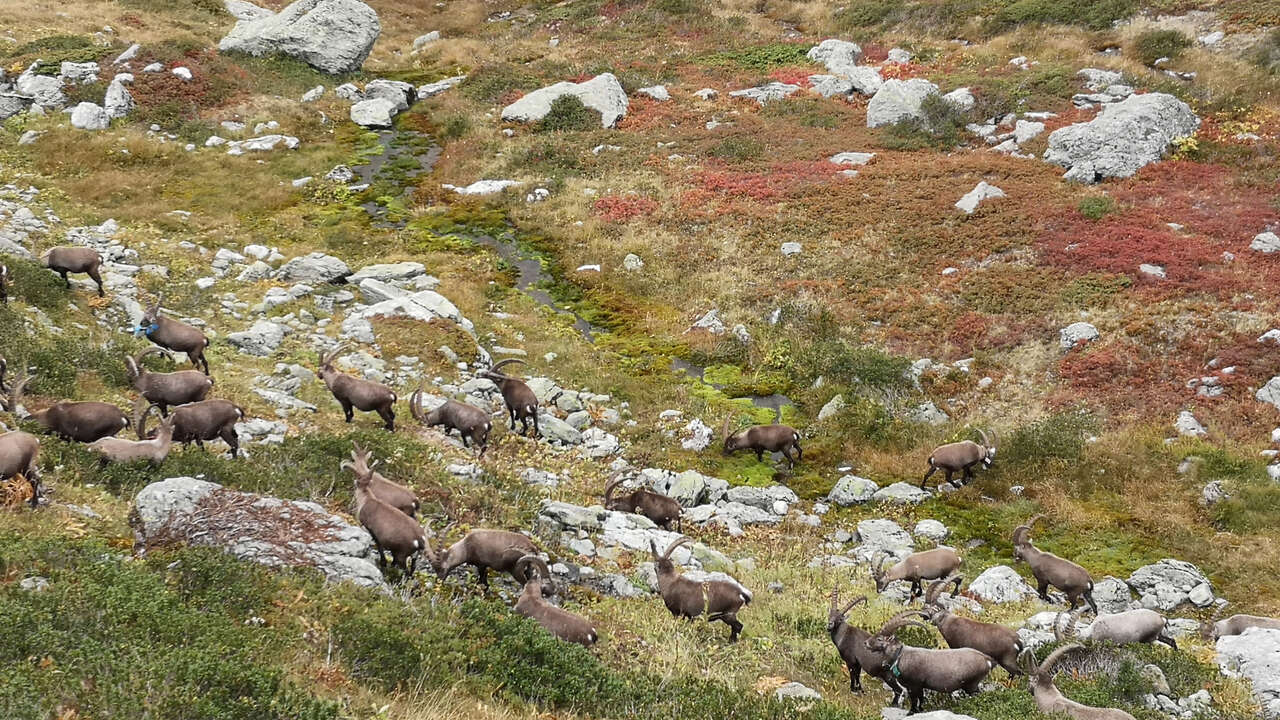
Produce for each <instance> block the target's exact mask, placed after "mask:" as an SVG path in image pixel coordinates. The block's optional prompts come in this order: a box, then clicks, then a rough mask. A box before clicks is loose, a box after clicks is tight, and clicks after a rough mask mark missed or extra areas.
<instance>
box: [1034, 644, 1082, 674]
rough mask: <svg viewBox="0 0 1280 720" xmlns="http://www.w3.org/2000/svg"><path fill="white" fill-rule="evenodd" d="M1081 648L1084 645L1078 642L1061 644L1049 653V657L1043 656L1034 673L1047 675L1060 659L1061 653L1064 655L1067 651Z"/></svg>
mask: <svg viewBox="0 0 1280 720" xmlns="http://www.w3.org/2000/svg"><path fill="white" fill-rule="evenodd" d="M1083 649H1084V646H1083V645H1081V644H1080V643H1071V644H1070V645H1063V646H1062V647H1060V648H1057V649H1056V650H1054V651H1053V652H1051V653H1049V657H1047V658H1045V659H1044V662H1042V663H1040V667H1039V669H1037V670H1036V674H1037V675H1048V674H1050V673H1052V672H1053V666H1054V665H1057V664H1058V661H1059V660H1061V659H1062V656H1063V655H1066V654H1067V653H1069V652H1074V651H1076V650H1083Z"/></svg>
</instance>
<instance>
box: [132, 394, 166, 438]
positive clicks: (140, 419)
mask: <svg viewBox="0 0 1280 720" xmlns="http://www.w3.org/2000/svg"><path fill="white" fill-rule="evenodd" d="M144 402H146V400H145V399H143V398H140V399H139V400H138V402H137V403H136V404H135V405H134V406H133V411H134V417H135V418H136V422H137V428H136V432H137V433H138V439H139V440H149V439H150V438H149V437H148V436H147V418H148V417H150V416H151V409H152V408H155V409H156V410H159V409H160V406H159V405H156V404H155V403H152V404H151V405H149V406H148V407H147V409H146V410H145V411H144V412H143V413H142V414H141V415H139V414H138V409H139V407H141V404H142V403H144Z"/></svg>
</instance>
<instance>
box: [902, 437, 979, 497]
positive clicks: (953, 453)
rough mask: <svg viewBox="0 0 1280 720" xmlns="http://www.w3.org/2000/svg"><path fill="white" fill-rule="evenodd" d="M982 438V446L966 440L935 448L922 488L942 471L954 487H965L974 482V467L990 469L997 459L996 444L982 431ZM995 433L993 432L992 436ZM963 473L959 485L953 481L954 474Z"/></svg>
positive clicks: (930, 456)
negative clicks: (971, 481) (980, 465)
mask: <svg viewBox="0 0 1280 720" xmlns="http://www.w3.org/2000/svg"><path fill="white" fill-rule="evenodd" d="M978 434H979V435H981V436H982V444H981V445H979V444H978V443H976V442H974V441H972V440H964V441H961V442H956V443H949V444H947V445H939V446H938V447H936V448H934V450H933V453H931V454H930V455H929V471H928V472H926V473H925V474H924V479H923V480H921V481H920V488H921V489H924V485H925V483H927V482H929V478H930V476H932V475H933V474H934V473H936V472H938V471H939V470H942V471H943V472H945V473H946V474H947V483H948V484H949V485H951V486H952V487H956V488H959V487H963V486H964V485H966V484H968V483H969V481H970V480H973V466H974V465H977V464H978V463H982V467H984V468H989V467H991V463H993V462H995V459H996V444H995V443H994V442H991V441H990V440H988V439H987V434H986V433H985V432H983V431H982V430H979V431H978ZM994 434H995V432H994V431H992V435H994ZM957 472H963V473H964V477H963V478H962V480H961V482H960V483H959V484H956V483H955V482H954V481H952V479H951V475H952V474H953V473H957Z"/></svg>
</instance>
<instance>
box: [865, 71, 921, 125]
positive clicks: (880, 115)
mask: <svg viewBox="0 0 1280 720" xmlns="http://www.w3.org/2000/svg"><path fill="white" fill-rule="evenodd" d="M937 94H938V86H937V85H934V84H933V83H931V82H929V81H928V80H925V79H923V78H912V79H910V80H898V79H896V78H894V79H890V80H886V81H885V82H884V85H883V86H881V88H880V89H879V90H878V91H877V92H876V94H875V95H874V96H873V97H872V98H871V102H870V103H869V104H868V105H867V127H869V128H877V127H883V126H885V125H893V124H895V123H898V122H902V121H904V120H915V121H921V122H922V121H924V111H923V104H924V100H925V98H927V97H929V96H930V95H937Z"/></svg>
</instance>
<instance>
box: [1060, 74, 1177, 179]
mask: <svg viewBox="0 0 1280 720" xmlns="http://www.w3.org/2000/svg"><path fill="white" fill-rule="evenodd" d="M1198 127H1200V118H1198V117H1196V114H1195V113H1194V112H1192V111H1191V108H1190V107H1188V106H1187V104H1186V103H1184V102H1182V101H1181V100H1179V99H1178V98H1176V97H1174V96H1172V95H1166V94H1165V93H1146V94H1143V95H1131V96H1129V97H1128V98H1126V99H1125V100H1123V101H1121V102H1118V103H1112V104H1110V105H1107V106H1106V107H1104V108H1103V109H1102V112H1100V113H1098V116H1097V117H1095V118H1094V119H1093V120H1090V121H1089V122H1086V123H1077V124H1075V125H1069V126H1067V127H1064V128H1061V129H1058V130H1055V131H1054V132H1053V133H1052V134H1050V135H1049V149H1048V150H1046V151H1045V154H1044V157H1045V160H1048V161H1049V162H1051V163H1054V164H1055V165H1061V166H1062V167H1065V168H1067V173H1066V174H1065V175H1063V177H1064V178H1066V179H1068V180H1075V181H1078V182H1085V183H1095V182H1098V181H1100V180H1102V179H1104V178H1109V177H1116V178H1124V177H1129V176H1130V175H1133V174H1134V173H1136V172H1138V170H1139V169H1140V168H1142V167H1143V166H1145V165H1147V164H1149V163H1153V162H1155V161H1157V160H1159V159H1160V158H1161V157H1163V156H1164V153H1165V151H1166V150H1168V148H1169V145H1170V144H1171V143H1172V142H1173V141H1174V139H1176V138H1179V137H1185V136H1189V135H1192V134H1193V133H1195V131H1196V128H1198Z"/></svg>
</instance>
